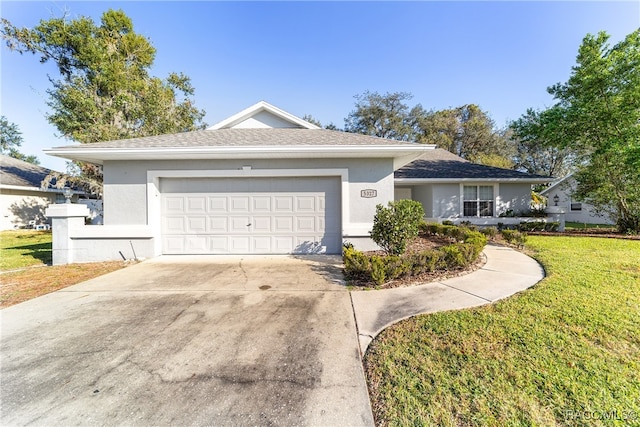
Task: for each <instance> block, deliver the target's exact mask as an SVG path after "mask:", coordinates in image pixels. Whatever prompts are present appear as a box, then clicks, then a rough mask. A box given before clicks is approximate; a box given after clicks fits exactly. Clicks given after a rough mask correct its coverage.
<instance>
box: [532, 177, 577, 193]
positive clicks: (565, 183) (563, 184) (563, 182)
mask: <svg viewBox="0 0 640 427" xmlns="http://www.w3.org/2000/svg"><path fill="white" fill-rule="evenodd" d="M573 179H574V178H573V174H572V173H571V174H569V175H567V176H565V177H563V178H560V179H559V180H557V181H554V182H553V184H551V185H550V186H549V187H547V188H545V189H544V190H542V191H541V192H540V194H541V195H543V196H547V195H548V194H550V193H551V192H552V191H554V190H556V189H557V190H560V191H565V190H566V189H567V188H570V187H571V184H572V183H571V182H570V181H571V180H573Z"/></svg>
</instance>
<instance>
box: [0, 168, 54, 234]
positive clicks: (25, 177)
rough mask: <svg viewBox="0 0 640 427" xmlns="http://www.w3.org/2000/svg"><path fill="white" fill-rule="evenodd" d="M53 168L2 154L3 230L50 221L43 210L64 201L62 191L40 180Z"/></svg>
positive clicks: (0, 222) (0, 203) (0, 216)
mask: <svg viewBox="0 0 640 427" xmlns="http://www.w3.org/2000/svg"><path fill="white" fill-rule="evenodd" d="M50 172H51V170H50V169H47V168H43V167H42V166H38V165H34V164H32V163H28V162H24V161H22V160H18V159H14V158H13V157H9V156H5V155H0V230H13V229H15V228H26V227H33V226H36V225H37V226H42V225H44V224H47V218H45V215H44V210H45V208H46V207H47V206H49V205H50V204H52V203H56V202H61V203H63V202H64V201H65V198H64V196H63V195H62V190H59V189H57V188H54V187H52V186H49V188H41V187H40V183H41V182H42V180H43V179H44V178H45V177H46V176H47V175H49V173H50Z"/></svg>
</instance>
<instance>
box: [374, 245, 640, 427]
mask: <svg viewBox="0 0 640 427" xmlns="http://www.w3.org/2000/svg"><path fill="white" fill-rule="evenodd" d="M528 247H529V248H531V249H533V250H534V251H535V253H536V254H535V257H536V258H537V259H539V260H540V262H541V263H542V264H543V265H544V267H545V269H546V271H547V274H548V277H547V278H546V279H545V280H543V281H542V282H541V283H540V284H538V285H537V286H535V287H534V288H532V289H531V290H527V291H525V292H523V293H521V294H519V295H517V296H514V297H511V298H508V299H507V300H504V301H501V302H498V303H495V304H492V305H489V306H485V307H480V308H476V309H469V310H462V311H457V312H448V313H437V314H432V315H424V316H418V317H415V318H412V319H409V320H406V321H403V322H401V323H399V324H397V325H394V326H393V327H391V328H389V329H387V330H385V331H384V332H383V333H382V334H381V335H380V336H379V337H378V338H377V339H376V340H374V342H373V343H372V344H371V346H370V347H369V351H368V352H367V355H366V357H365V367H366V371H367V377H368V381H369V388H370V392H371V398H372V406H373V408H374V413H375V415H376V421H377V424H379V425H444V426H446V425H451V426H454V425H464V426H475V425H477V426H485V425H522V426H525V425H527V426H528V425H545V426H546V425H621V426H622V425H625V426H626V425H640V242H638V241H630V240H617V239H600V238H586V237H551V236H530V237H529V243H528Z"/></svg>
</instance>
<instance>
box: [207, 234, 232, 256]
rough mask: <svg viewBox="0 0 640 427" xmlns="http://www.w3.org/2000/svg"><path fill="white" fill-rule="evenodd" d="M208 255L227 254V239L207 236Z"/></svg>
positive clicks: (225, 237)
mask: <svg viewBox="0 0 640 427" xmlns="http://www.w3.org/2000/svg"><path fill="white" fill-rule="evenodd" d="M209 253H214V254H228V253H229V238H228V237H227V236H209Z"/></svg>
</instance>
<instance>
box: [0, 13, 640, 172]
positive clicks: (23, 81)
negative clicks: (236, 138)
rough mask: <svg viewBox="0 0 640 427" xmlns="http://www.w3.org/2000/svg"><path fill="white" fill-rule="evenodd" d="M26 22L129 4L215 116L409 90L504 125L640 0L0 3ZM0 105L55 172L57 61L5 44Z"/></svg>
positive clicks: (343, 103) (159, 68) (439, 105)
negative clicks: (474, 109) (53, 84)
mask: <svg viewBox="0 0 640 427" xmlns="http://www.w3.org/2000/svg"><path fill="white" fill-rule="evenodd" d="M0 7H1V9H0V14H1V15H2V17H3V18H7V19H8V20H9V21H11V22H12V23H13V24H15V25H18V26H27V27H33V26H35V25H37V23H38V22H39V20H41V19H48V18H50V17H52V16H60V15H61V14H62V13H63V12H64V11H65V10H66V11H67V12H68V14H69V16H70V17H72V18H73V17H77V16H80V15H83V16H90V17H92V18H94V20H96V21H99V19H100V15H101V14H102V12H104V11H105V10H107V9H109V8H113V9H122V10H124V11H125V13H126V14H127V15H129V16H130V17H131V18H132V20H133V23H134V27H135V30H136V32H138V33H140V34H143V35H144V36H146V37H148V38H149V39H150V40H151V42H152V44H153V45H154V46H155V47H156V49H157V57H156V62H155V65H154V68H153V70H152V74H153V75H155V76H159V77H166V76H167V74H168V73H169V72H171V71H176V72H184V73H185V74H186V75H188V76H189V77H191V79H192V83H193V85H194V86H195V88H196V95H195V100H196V105H197V106H198V107H199V108H201V109H204V110H205V111H206V112H207V114H206V116H205V121H206V122H207V123H208V124H214V123H216V122H218V121H220V120H222V119H224V118H226V117H228V116H230V115H232V114H234V113H236V112H238V111H240V110H242V109H244V108H246V107H248V106H249V105H252V104H254V103H255V102H257V101H260V100H265V101H267V102H270V103H272V104H274V105H276V106H278V107H280V108H282V109H284V110H286V111H289V112H291V113H293V114H295V115H298V116H303V115H305V114H311V115H313V116H314V117H315V118H317V119H318V120H320V121H321V122H322V123H323V124H328V123H330V122H333V123H335V124H336V125H338V126H339V127H342V126H343V124H344V118H345V117H346V116H347V115H348V113H349V112H350V111H351V110H352V109H353V107H354V101H355V100H354V95H356V94H360V93H363V92H364V91H366V90H369V91H377V92H380V93H385V92H394V91H407V92H411V93H412V94H413V95H414V98H413V99H412V100H411V101H410V104H411V105H413V104H417V103H420V104H422V106H423V107H425V108H426V109H434V110H439V109H443V108H448V107H456V106H460V105H464V104H469V103H475V104H478V105H480V107H481V108H482V109H484V110H485V111H487V112H489V113H490V115H491V116H492V118H493V119H494V120H495V122H496V124H497V125H498V126H500V127H502V126H504V125H505V124H506V123H507V121H508V120H513V119H517V118H518V117H520V115H522V114H523V113H524V112H525V110H526V109H527V108H529V107H533V108H544V107H545V106H550V105H552V103H553V100H552V99H551V97H550V96H549V95H548V94H547V92H546V88H547V87H548V86H550V85H552V84H554V83H557V82H564V81H566V80H567V78H568V77H569V75H570V72H571V67H572V66H573V65H574V64H575V57H576V54H577V51H578V47H579V45H580V43H581V41H582V39H583V37H584V36H585V35H586V34H587V33H597V32H598V31H600V30H604V31H607V32H608V33H609V34H610V35H611V39H610V41H611V43H612V44H614V43H616V42H618V41H620V40H621V39H623V38H624V36H625V35H627V34H629V33H630V32H632V31H634V30H635V29H636V28H638V27H639V26H640V2H638V1H627V2H611V1H607V2H575V1H571V2H552V1H541V2H515V1H514V2H507V1H501V2H486V1H474V2H462V1H454V2H435V1H425V2H214V1H195V2H169V1H160V2H159V1H142V2H100V1H93V2H78V1H68V2H65V1H54V2H32V1H20V2H11V1H2V3H1V5H0ZM0 61H1V90H2V95H1V114H2V115H4V116H6V117H7V118H8V119H9V121H11V122H14V123H17V124H18V126H19V127H20V130H21V131H22V133H23V137H24V143H23V147H22V151H23V152H25V153H27V154H36V155H37V156H38V157H39V158H40V161H41V163H42V164H43V165H44V166H46V167H49V168H52V169H56V170H64V169H65V161H64V160H62V159H56V158H53V157H50V156H47V155H45V154H43V153H42V151H41V150H42V149H44V148H49V147H53V146H60V145H67V144H68V143H69V141H66V140H64V139H63V138H60V137H57V136H56V135H57V131H56V129H55V128H54V127H53V126H51V125H49V124H48V122H47V120H46V118H45V115H46V113H47V107H46V99H47V95H46V90H47V89H48V88H50V83H49V81H48V80H47V74H48V73H49V74H51V75H52V76H54V77H57V73H56V69H55V67H54V66H53V65H51V64H44V65H43V64H40V63H39V61H38V58H37V57H34V56H32V55H19V54H17V53H15V52H10V51H9V50H8V49H7V48H6V47H5V46H4V45H3V46H2V50H1V57H0Z"/></svg>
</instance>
